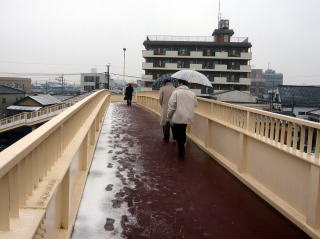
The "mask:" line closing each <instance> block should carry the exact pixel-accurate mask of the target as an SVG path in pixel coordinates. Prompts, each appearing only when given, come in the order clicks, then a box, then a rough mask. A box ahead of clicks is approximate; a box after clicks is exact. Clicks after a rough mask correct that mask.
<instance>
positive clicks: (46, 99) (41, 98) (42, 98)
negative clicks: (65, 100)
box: [28, 95, 62, 106]
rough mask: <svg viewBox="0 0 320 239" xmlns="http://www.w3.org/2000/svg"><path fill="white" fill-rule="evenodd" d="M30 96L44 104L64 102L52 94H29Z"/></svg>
mask: <svg viewBox="0 0 320 239" xmlns="http://www.w3.org/2000/svg"><path fill="white" fill-rule="evenodd" d="M28 97H30V98H31V99H33V100H34V101H36V102H38V103H39V104H41V105H43V106H45V105H53V104H61V103H62V102H61V101H60V100H58V99H57V98H55V97H53V96H51V95H29V96H28Z"/></svg>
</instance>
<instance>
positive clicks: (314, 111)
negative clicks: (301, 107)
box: [307, 109, 320, 116]
mask: <svg viewBox="0 0 320 239" xmlns="http://www.w3.org/2000/svg"><path fill="white" fill-rule="evenodd" d="M307 114H308V115H317V116H320V109H317V110H311V111H308V112H307Z"/></svg>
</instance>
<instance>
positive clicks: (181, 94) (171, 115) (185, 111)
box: [168, 85, 198, 124]
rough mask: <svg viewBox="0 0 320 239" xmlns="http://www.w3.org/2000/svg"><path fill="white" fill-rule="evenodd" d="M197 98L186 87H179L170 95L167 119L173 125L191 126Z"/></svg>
mask: <svg viewBox="0 0 320 239" xmlns="http://www.w3.org/2000/svg"><path fill="white" fill-rule="evenodd" d="M197 105H198V101H197V96H196V95H195V93H193V92H192V91H191V90H190V89H189V88H188V87H187V86H185V85H183V86H179V87H178V88H177V89H176V90H175V91H174V92H173V93H172V95H171V97H170V100H169V103H168V119H169V120H170V121H171V122H172V123H175V124H191V123H192V121H193V118H194V108H195V107H197Z"/></svg>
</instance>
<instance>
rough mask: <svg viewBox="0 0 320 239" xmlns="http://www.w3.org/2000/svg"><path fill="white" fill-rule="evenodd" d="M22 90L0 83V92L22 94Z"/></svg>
mask: <svg viewBox="0 0 320 239" xmlns="http://www.w3.org/2000/svg"><path fill="white" fill-rule="evenodd" d="M24 93H25V92H24V91H22V90H17V89H14V88H12V87H9V86H5V85H0V94H24Z"/></svg>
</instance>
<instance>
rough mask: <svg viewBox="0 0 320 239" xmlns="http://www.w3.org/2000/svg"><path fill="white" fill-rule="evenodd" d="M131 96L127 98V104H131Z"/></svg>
mask: <svg viewBox="0 0 320 239" xmlns="http://www.w3.org/2000/svg"><path fill="white" fill-rule="evenodd" d="M131 100H132V99H131V98H127V106H131Z"/></svg>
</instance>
